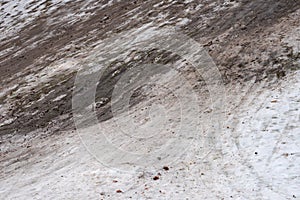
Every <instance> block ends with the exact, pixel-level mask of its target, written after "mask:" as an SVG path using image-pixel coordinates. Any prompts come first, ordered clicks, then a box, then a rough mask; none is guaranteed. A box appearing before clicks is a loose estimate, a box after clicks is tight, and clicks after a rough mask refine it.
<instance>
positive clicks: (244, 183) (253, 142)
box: [0, 72, 300, 200]
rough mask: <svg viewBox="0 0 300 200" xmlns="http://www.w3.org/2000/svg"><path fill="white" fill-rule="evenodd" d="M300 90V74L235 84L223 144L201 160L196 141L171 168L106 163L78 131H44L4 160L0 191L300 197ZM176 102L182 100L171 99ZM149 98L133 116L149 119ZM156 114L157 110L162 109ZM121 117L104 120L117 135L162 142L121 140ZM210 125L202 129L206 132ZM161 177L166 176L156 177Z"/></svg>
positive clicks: (13, 194)
mask: <svg viewBox="0 0 300 200" xmlns="http://www.w3.org/2000/svg"><path fill="white" fill-rule="evenodd" d="M166 76H168V75H166ZM170 84H171V83H170ZM299 88H300V73H299V72H295V73H293V74H291V75H289V76H287V77H286V78H285V80H283V81H281V82H280V83H278V85H277V86H276V87H275V86H273V87H269V86H268V84H267V83H266V82H262V83H258V84H257V85H256V84H255V83H254V82H251V81H250V82H249V83H248V84H246V85H245V86H242V85H232V86H228V88H227V94H226V95H227V105H226V108H227V112H226V113H227V115H226V116H227V117H226V121H225V122H224V131H223V132H219V135H218V141H219V142H220V143H221V148H220V149H215V151H213V152H211V153H210V154H208V155H207V156H206V157H202V158H200V157H199V155H201V154H202V153H203V152H204V151H206V149H205V146H204V149H201V148H199V141H197V140H193V142H192V143H191V145H190V148H189V151H187V152H185V153H184V154H183V155H184V156H182V157H181V158H178V159H177V160H176V161H175V162H174V163H169V165H168V167H169V168H170V169H169V170H168V171H166V170H163V169H162V167H163V165H162V163H163V162H161V161H160V160H157V162H158V163H160V165H161V166H160V165H158V166H160V167H158V166H157V167H156V168H155V167H154V168H153V167H151V165H149V166H147V167H146V166H145V167H141V166H140V167H139V166H131V170H130V171H120V170H117V169H114V168H111V167H109V166H107V165H106V166H104V165H102V164H101V163H99V162H98V161H97V159H95V158H94V155H91V154H90V153H89V151H88V150H87V149H86V148H85V146H84V145H83V143H82V141H81V139H80V137H79V136H78V135H77V133H76V131H69V132H64V133H61V134H60V135H55V136H54V135H52V136H51V137H50V138H47V139H40V138H38V137H37V138H36V139H34V140H32V141H30V142H28V143H25V146H27V145H30V146H31V147H30V148H26V147H24V148H21V149H20V148H19V150H17V151H16V152H15V153H14V154H16V155H19V156H18V157H19V161H15V162H13V163H8V162H9V161H4V162H2V163H3V165H4V169H5V171H4V172H5V174H6V175H5V176H2V177H1V187H0V196H1V198H2V199H74V198H78V199H82V198H89V199H99V198H103V199H107V198H108V199H130V197H132V198H134V199H150V198H153V199H186V198H189V199H222V198H224V199H230V198H233V199H279V200H280V199H294V197H299V196H300V193H299V190H298V188H299V185H300V182H299V180H300V179H299V166H300V165H299V163H300V160H299V159H300V154H299V142H300V141H299V138H300V137H299V133H300V131H299V129H300V127H299V110H298V108H299V102H300V99H299V92H300V91H299ZM158 95H159V94H158ZM161 95H164V94H163V93H162V94H161ZM157 97H160V96H157ZM173 101H176V98H175V99H173V100H172V99H168V101H165V103H167V104H168V103H171V102H172V103H174V102H173ZM149 103H150V102H149V101H146V102H143V103H142V104H139V105H138V106H137V107H136V108H134V109H133V110H131V111H130V115H136V118H135V120H137V122H140V123H147V121H142V120H144V119H145V118H144V116H145V115H144V114H142V113H140V111H139V110H140V109H141V108H144V107H145V106H148V104H149ZM175 103H176V102H175ZM175 105H176V104H175ZM166 106H167V107H168V105H166ZM169 106H171V105H169ZM156 108H157V107H156ZM170 108H172V106H171V107H170ZM170 111H171V110H170ZM151 112H152V113H153V114H155V113H156V109H155V107H154V108H153V109H152V110H151ZM172 112H173V111H171V112H169V114H171V115H170V116H171V117H173V118H174V119H176V116H173V115H174V114H175V113H177V112H175V113H173V115H172ZM229 112H230V114H229ZM203 117H204V116H203ZM119 118H122V116H119ZM119 118H115V119H114V120H109V121H106V122H105V123H102V124H101V127H102V128H104V129H103V130H105V131H106V132H107V136H108V137H109V138H110V140H111V141H114V142H118V143H119V145H122V144H126V143H128V144H131V145H133V146H129V147H131V148H132V149H133V147H134V146H136V147H137V149H136V150H137V151H142V149H143V148H144V145H147V146H149V145H150V146H151V145H152V147H155V148H159V146H157V144H155V143H153V144H151V142H150V141H151V140H149V141H147V140H145V143H144V145H142V146H141V144H140V143H136V142H135V140H130V139H129V138H128V140H127V139H126V140H125V139H124V137H122V138H119V137H120V135H119V134H120V133H118V132H117V131H116V130H118V129H116V123H115V120H117V121H118V119H119ZM91 128H92V127H91ZM95 128H96V129H98V126H96V127H95ZM207 128H208V129H209V127H205V126H204V127H203V133H205V131H206V130H207ZM92 129H93V128H92ZM168 137H173V136H172V135H168V134H162V135H160V137H159V138H160V139H159V140H160V141H159V142H164V141H165V139H168ZM176 137H182V139H183V140H184V138H185V137H184V136H180V135H176ZM94 142H96V143H97V140H94ZM148 142H150V143H148ZM20 144H24V143H23V142H20ZM98 144H101V143H98ZM153 145H154V146H153ZM123 147H125V148H127V147H128V146H127V145H125V146H123ZM138 147H140V148H142V149H139V148H138ZM99 148H100V149H101V146H100V147H99ZM132 149H131V150H132ZM104 150H105V146H103V151H104ZM127 150H129V149H127ZM34 152H38V153H37V154H36V153H34ZM104 152H105V151H104ZM255 152H256V153H255ZM107 153H108V155H111V152H107ZM21 155H22V156H21ZM22 158H24V159H22ZM162 161H163V159H162ZM153 162H156V161H155V160H153ZM158 174H160V175H158ZM156 175H158V176H159V179H158V180H153V177H154V176H156ZM117 190H121V191H122V193H117V192H116V191H117ZM293 195H294V197H293Z"/></svg>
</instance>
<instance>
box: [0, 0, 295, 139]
mask: <svg viewBox="0 0 300 200" xmlns="http://www.w3.org/2000/svg"><path fill="white" fill-rule="evenodd" d="M107 2H108V1H103V2H102V3H101V4H100V3H96V2H94V1H88V2H86V1H70V2H67V3H66V4H62V5H60V4H59V3H57V4H52V3H51V1H45V2H43V3H41V4H39V3H38V1H32V3H31V4H29V6H28V7H27V9H33V8H35V7H37V8H39V7H41V6H42V5H43V4H45V5H46V6H45V7H44V8H43V9H42V10H41V11H40V13H39V12H37V11H36V12H37V13H38V16H37V17H35V18H34V19H33V20H31V21H30V22H28V23H26V24H23V26H22V23H21V22H18V16H17V15H16V16H15V18H14V20H13V22H14V23H15V24H21V25H20V27H21V28H20V29H19V30H17V32H16V33H13V32H12V33H11V34H7V36H5V35H4V36H2V40H1V42H0V51H1V52H2V53H1V56H0V76H1V88H2V90H4V89H5V88H6V87H8V86H9V85H13V84H14V83H18V84H19V86H18V87H16V88H14V89H12V90H10V91H9V92H7V93H6V94H5V95H3V96H1V99H0V100H1V104H5V103H7V102H8V101H9V102H10V103H11V104H12V105H10V108H9V110H8V112H6V113H5V114H2V116H1V121H2V122H3V121H5V120H8V119H11V118H14V119H15V120H14V121H13V122H12V123H10V124H6V125H4V126H1V127H0V132H1V135H2V134H6V133H12V132H18V133H21V134H23V133H27V132H30V131H33V130H35V129H36V128H44V127H47V126H49V124H50V123H51V122H53V120H54V119H57V118H58V117H59V116H61V115H68V116H67V117H66V120H64V121H63V122H62V124H61V128H66V127H72V123H70V120H69V119H71V117H72V113H71V95H72V87H73V83H74V77H75V75H76V73H75V72H74V70H72V69H71V70H69V71H67V72H64V73H63V74H58V75H55V76H54V77H53V78H52V79H51V80H49V84H48V85H45V84H41V85H38V86H36V88H31V90H30V91H28V92H26V93H25V94H15V93H16V91H17V90H18V89H19V88H21V87H24V86H25V85H26V83H24V84H23V83H22V81H20V82H18V81H19V79H22V77H25V76H27V75H30V74H35V73H38V72H39V71H41V70H42V69H44V68H45V67H48V66H51V64H53V63H56V62H59V61H61V60H64V59H68V58H74V59H78V60H84V58H85V57H86V56H87V53H86V52H88V50H89V49H92V48H93V47H94V46H95V44H96V42H97V41H99V40H102V39H105V38H107V37H110V36H111V35H113V34H115V33H120V32H122V31H125V30H130V29H132V28H138V27H141V26H143V25H144V24H146V23H149V22H153V23H154V24H156V25H157V26H161V27H163V26H176V27H177V28H178V30H180V31H182V32H183V33H185V34H187V35H188V36H190V37H192V38H193V39H195V40H196V41H198V42H200V43H201V44H203V45H204V46H205V48H206V49H207V51H208V52H209V54H210V55H211V56H212V58H213V59H214V61H215V63H216V64H217V66H218V67H219V69H220V71H221V73H222V75H223V77H222V78H223V80H224V82H225V83H230V82H243V81H245V80H250V79H252V78H253V77H256V80H257V81H260V80H262V79H265V78H268V77H274V76H276V77H278V78H282V77H283V76H284V75H285V74H286V72H287V71H290V70H295V69H298V68H299V63H298V62H297V60H298V59H299V53H296V52H293V49H292V48H291V47H289V46H288V45H286V43H285V42H284V41H283V38H284V35H285V33H286V32H289V31H290V30H292V29H293V28H294V27H297V26H299V23H300V22H299V16H298V15H297V14H295V16H293V13H294V12H295V11H297V10H298V9H299V8H300V4H299V2H298V1H297V0H291V1H284V0H279V1H278V0H274V1H263V0H256V1H246V0H244V1H243V0H242V1H225V0H224V1H217V2H215V1H187V2H185V1H146V2H145V1H116V2H115V1H112V2H111V3H109V4H107V5H106V6H104V7H103V6H102V5H105V4H106V3H107ZM5 5H6V4H5V2H4V3H2V7H4V6H5ZM155 5H156V6H155ZM101 6H102V7H103V8H101ZM51 8H54V9H52V10H51ZM2 10H3V8H2ZM31 12H34V9H33V10H32V11H31ZM8 15H9V13H2V15H1V16H2V20H5V18H6V17H7V16H8ZM66 15H68V16H72V15H73V16H77V15H78V16H80V17H66ZM74 18H75V19H74ZM180 19H186V20H185V21H186V22H185V23H183V24H180V23H179V25H178V20H180ZM20 21H22V20H20ZM176 23H177V24H176ZM13 25H14V24H13V23H11V24H8V25H7V26H13ZM4 28H5V27H4ZM270 35H273V36H272V38H270ZM144 53H146V54H147V53H149V52H144ZM150 53H151V54H152V58H151V56H149V58H147V59H148V60H143V59H144V58H143V57H142V58H141V60H140V61H137V62H153V58H155V57H156V56H158V55H159V53H157V52H150ZM151 59H152V60H151ZM171 60H172V59H170V61H171ZM113 64H114V61H112V65H113ZM135 64H136V63H124V65H125V66H122V67H123V69H122V70H123V71H124V70H126V68H128V67H129V65H132V66H133V65H135ZM115 70H118V69H116V67H115V68H112V69H111V71H110V70H108V71H107V74H108V76H109V74H113V73H114V71H115ZM16 77H18V78H16ZM118 77H119V76H116V77H114V78H113V79H110V78H106V80H104V82H103V84H102V86H101V87H102V88H99V92H98V93H97V97H96V98H98V99H101V98H102V99H110V96H111V92H112V88H113V86H114V83H115V82H116V80H117V79H118ZM104 79H105V78H104ZM51 90H53V92H52V93H51V94H50V95H48V96H47V97H46V98H44V99H43V100H41V101H39V102H35V103H34V104H32V105H30V106H27V107H26V108H25V106H24V105H28V102H32V101H37V100H38V99H39V98H40V97H41V95H42V94H47V93H49V92H50V91H51ZM62 94H66V96H65V97H64V98H62V99H60V100H58V101H55V102H51V99H52V100H53V99H55V98H56V97H57V96H60V95H62ZM8 99H10V100H8ZM107 102H109V101H107ZM107 102H106V103H107ZM109 110H110V109H109V106H104V105H103V106H102V107H101V109H99V111H98V112H99V117H100V120H105V119H108V118H110V116H111V115H110V114H109ZM33 111H37V112H33ZM26 113H31V114H26ZM32 113H34V114H32ZM58 121H61V120H58ZM56 123H60V122H56Z"/></svg>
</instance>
